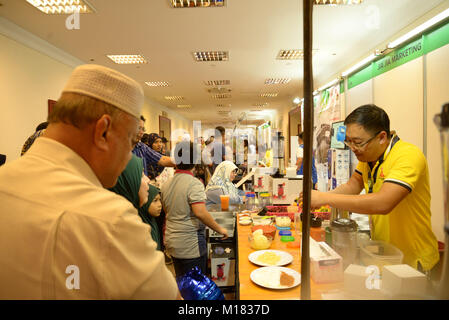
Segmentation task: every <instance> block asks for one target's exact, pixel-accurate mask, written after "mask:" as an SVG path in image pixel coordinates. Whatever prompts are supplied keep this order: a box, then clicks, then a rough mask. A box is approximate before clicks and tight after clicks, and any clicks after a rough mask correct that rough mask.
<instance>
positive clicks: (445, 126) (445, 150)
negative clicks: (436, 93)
mask: <svg viewBox="0 0 449 320" xmlns="http://www.w3.org/2000/svg"><path fill="white" fill-rule="evenodd" d="M434 122H435V124H436V125H437V127H438V130H439V131H440V137H441V156H442V163H443V199H444V218H445V219H444V221H445V224H446V226H445V234H446V237H445V250H444V256H443V274H442V277H441V281H440V287H439V290H438V291H439V296H440V298H441V299H449V203H448V201H449V186H448V182H449V181H448V180H449V103H446V104H444V105H443V107H442V110H441V114H437V115H436V116H435V118H434Z"/></svg>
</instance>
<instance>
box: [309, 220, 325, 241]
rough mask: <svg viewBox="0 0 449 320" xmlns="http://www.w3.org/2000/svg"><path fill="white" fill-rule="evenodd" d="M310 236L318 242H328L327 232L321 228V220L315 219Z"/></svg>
mask: <svg viewBox="0 0 449 320" xmlns="http://www.w3.org/2000/svg"><path fill="white" fill-rule="evenodd" d="M310 236H311V237H312V238H313V240H315V241H318V242H323V241H326V231H325V230H324V229H323V228H322V227H321V219H320V218H313V219H312V222H311V225H310Z"/></svg>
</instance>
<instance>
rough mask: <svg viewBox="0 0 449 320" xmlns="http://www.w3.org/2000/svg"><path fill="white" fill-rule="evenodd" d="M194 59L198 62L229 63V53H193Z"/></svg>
mask: <svg viewBox="0 0 449 320" xmlns="http://www.w3.org/2000/svg"><path fill="white" fill-rule="evenodd" d="M193 58H194V59H195V61H197V62H204V61H228V59H229V53H228V51H197V52H194V53H193Z"/></svg>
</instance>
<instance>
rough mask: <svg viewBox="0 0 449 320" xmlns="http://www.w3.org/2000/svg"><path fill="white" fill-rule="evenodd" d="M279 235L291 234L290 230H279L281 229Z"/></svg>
mask: <svg viewBox="0 0 449 320" xmlns="http://www.w3.org/2000/svg"><path fill="white" fill-rule="evenodd" d="M279 235H280V236H291V235H292V232H291V231H288V230H281V231H279Z"/></svg>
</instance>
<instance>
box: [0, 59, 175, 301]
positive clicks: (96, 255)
mask: <svg viewBox="0 0 449 320" xmlns="http://www.w3.org/2000/svg"><path fill="white" fill-rule="evenodd" d="M142 103H143V91H142V88H141V86H140V85H139V84H138V83H137V82H135V81H134V80H132V79H130V78H128V77H127V76H125V75H123V74H121V73H119V72H117V71H115V70H112V69H109V68H105V67H101V66H96V65H83V66H79V67H77V68H76V69H75V70H74V71H73V73H72V75H71V76H70V78H69V80H68V82H67V84H66V86H65V87H64V90H63V92H62V95H61V97H60V99H59V100H58V102H57V103H56V105H55V106H54V108H53V110H52V112H51V114H50V115H49V118H48V121H49V126H48V128H47V129H46V131H45V133H44V135H43V136H41V137H39V138H38V139H36V141H35V142H34V144H33V145H32V146H31V148H30V149H29V150H28V152H27V153H26V154H25V155H24V156H23V157H21V158H19V159H18V160H16V161H13V162H10V163H8V164H6V165H5V166H3V167H1V168H0V203H1V204H2V205H1V206H0V243H1V244H2V245H1V246H0V283H1V284H2V285H1V288H0V299H175V298H180V295H179V291H178V288H177V285H176V281H175V279H174V277H173V275H172V274H171V273H170V271H169V270H168V269H167V268H166V266H165V263H164V255H163V254H162V252H158V251H157V250H156V243H155V242H154V241H153V240H152V239H151V236H150V232H149V226H148V225H146V224H144V223H143V222H142V221H141V219H140V218H139V216H138V214H137V211H136V209H135V208H134V207H133V206H132V204H131V203H129V202H128V201H127V200H126V199H125V198H123V197H121V196H119V195H117V194H115V193H112V192H110V191H108V190H106V189H105V188H109V187H112V186H114V185H115V183H116V181H117V178H118V176H119V175H120V174H121V172H122V171H123V169H124V168H125V167H126V165H127V163H128V161H129V159H130V158H131V150H132V148H133V145H134V144H135V143H136V140H137V132H138V123H139V116H140V112H141V108H142Z"/></svg>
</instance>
